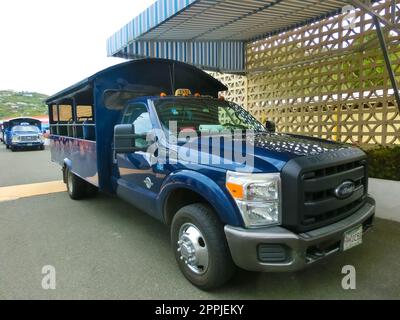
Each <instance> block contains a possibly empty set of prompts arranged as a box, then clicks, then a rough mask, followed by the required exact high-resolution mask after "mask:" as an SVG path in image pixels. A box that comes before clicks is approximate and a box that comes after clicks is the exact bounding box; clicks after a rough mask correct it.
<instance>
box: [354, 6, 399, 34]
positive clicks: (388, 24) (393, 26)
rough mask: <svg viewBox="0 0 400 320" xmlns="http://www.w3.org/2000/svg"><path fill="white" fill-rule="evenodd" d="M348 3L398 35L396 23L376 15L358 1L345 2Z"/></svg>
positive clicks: (370, 8) (371, 9)
mask: <svg viewBox="0 0 400 320" xmlns="http://www.w3.org/2000/svg"><path fill="white" fill-rule="evenodd" d="M347 2H348V3H350V4H352V5H353V6H355V7H357V8H360V9H361V10H362V11H364V12H366V13H369V14H370V15H371V16H373V17H374V20H375V18H376V19H378V20H379V21H380V22H381V23H382V24H383V25H384V26H385V27H389V28H390V29H391V30H393V31H394V32H396V33H397V34H400V26H399V25H398V24H396V23H392V21H390V20H387V19H386V18H384V17H382V16H380V15H379V14H377V13H376V12H375V11H374V10H373V8H372V7H371V6H369V5H367V4H365V3H363V2H361V1H360V0H347Z"/></svg>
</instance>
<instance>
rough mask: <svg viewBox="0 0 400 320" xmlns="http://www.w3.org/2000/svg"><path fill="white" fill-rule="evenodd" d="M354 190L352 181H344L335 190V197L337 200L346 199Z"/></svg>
mask: <svg viewBox="0 0 400 320" xmlns="http://www.w3.org/2000/svg"><path fill="white" fill-rule="evenodd" d="M355 189H356V186H355V184H354V182H353V181H345V182H343V183H342V184H341V185H339V186H338V187H337V188H336V189H335V196H336V198H338V199H346V198H348V197H350V196H351V195H352V194H353V193H354V190H355Z"/></svg>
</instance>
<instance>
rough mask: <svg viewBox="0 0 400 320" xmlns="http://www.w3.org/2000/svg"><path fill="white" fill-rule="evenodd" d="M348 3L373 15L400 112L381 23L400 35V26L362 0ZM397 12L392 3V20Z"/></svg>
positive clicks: (397, 90)
mask: <svg viewBox="0 0 400 320" xmlns="http://www.w3.org/2000/svg"><path fill="white" fill-rule="evenodd" d="M348 2H350V3H351V4H353V5H354V6H356V7H358V8H360V9H361V10H362V11H364V12H366V13H369V14H370V15H372V18H373V21H374V25H375V29H376V34H377V36H378V40H379V44H380V46H381V49H382V53H383V58H384V60H385V64H386V70H387V72H388V74H389V78H390V82H391V84H392V88H393V91H394V97H395V99H396V103H397V108H398V109H399V111H400V93H399V87H398V85H397V81H396V75H395V73H394V71H393V68H392V63H391V61H390V57H389V52H388V49H387V45H386V41H385V36H384V34H383V31H382V27H381V23H382V24H383V25H385V26H386V27H388V28H389V29H390V30H393V31H395V32H396V33H398V34H399V33H400V29H399V27H398V25H397V24H396V22H395V21H394V22H392V21H388V20H386V19H385V18H383V17H381V16H380V15H379V14H377V13H376V12H375V11H374V10H373V9H372V8H371V7H370V6H369V5H367V4H365V3H363V2H361V1H360V0H348ZM368 2H369V1H368ZM395 10H396V6H395V5H394V6H393V2H392V3H391V15H392V19H391V20H395V16H396V12H395Z"/></svg>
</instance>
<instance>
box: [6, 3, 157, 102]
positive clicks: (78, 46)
mask: <svg viewBox="0 0 400 320" xmlns="http://www.w3.org/2000/svg"><path fill="white" fill-rule="evenodd" d="M153 2H155V1H154V0H112V1H110V0H1V1H0V41H1V42H0V90H8V89H12V90H17V91H35V92H39V93H44V94H48V95H51V94H54V93H56V92H58V91H60V90H62V89H64V88H66V87H68V86H70V85H72V84H74V83H76V82H78V81H80V80H82V79H84V78H86V77H88V76H90V75H92V74H94V73H96V72H97V71H100V70H102V69H104V68H106V67H108V66H111V65H113V64H116V63H120V62H122V61H123V60H122V59H118V58H110V57H107V52H106V40H107V38H108V37H109V36H110V35H112V34H113V33H114V32H116V31H117V30H119V29H120V28H121V27H122V26H123V25H125V24H126V23H128V22H129V21H130V20H132V19H133V18H134V17H135V16H137V15H138V14H139V13H141V12H142V11H143V10H144V9H146V8H147V7H148V6H149V5H151V4H152V3H153Z"/></svg>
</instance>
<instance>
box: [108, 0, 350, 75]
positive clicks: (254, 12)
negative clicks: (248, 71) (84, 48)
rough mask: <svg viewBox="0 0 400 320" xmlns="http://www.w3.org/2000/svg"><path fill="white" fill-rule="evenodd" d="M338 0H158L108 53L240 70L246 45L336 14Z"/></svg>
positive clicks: (116, 38)
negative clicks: (168, 59)
mask: <svg viewBox="0 0 400 320" xmlns="http://www.w3.org/2000/svg"><path fill="white" fill-rule="evenodd" d="M347 4H348V1H338V0H269V1H266V0H157V1H156V2H155V3H154V4H153V5H152V6H150V7H149V8H148V9H146V10H145V11H144V12H143V13H141V14H140V15H139V16H137V17H136V18H134V19H133V20H132V21H131V22H130V23H128V24H127V25H125V26H124V27H123V28H122V29H121V30H119V31H118V32H117V33H115V34H114V35H113V36H112V37H110V38H109V39H108V41H107V50H108V55H109V56H117V57H125V58H137V57H160V58H170V59H174V60H179V61H184V62H188V63H191V64H194V65H196V66H199V67H204V68H206V69H209V70H214V69H216V70H221V71H232V72H241V71H243V70H244V53H245V52H244V50H245V43H247V42H250V41H254V40H257V39H260V38H263V37H266V36H268V35H271V34H274V33H278V32H282V31H284V30H288V29H291V28H295V27H298V26H301V25H304V24H307V23H311V22H312V21H316V20H320V19H323V18H326V17H329V16H332V15H335V14H338V13H340V12H341V10H342V8H343V7H344V6H345V5H347Z"/></svg>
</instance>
